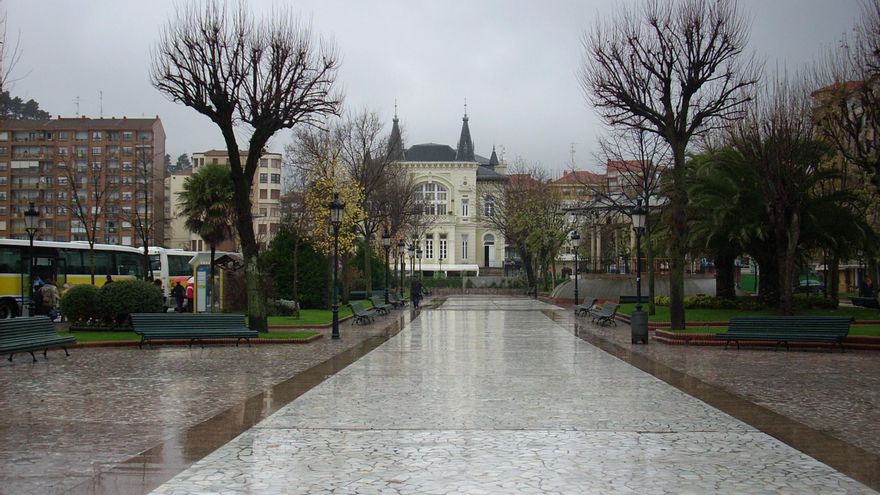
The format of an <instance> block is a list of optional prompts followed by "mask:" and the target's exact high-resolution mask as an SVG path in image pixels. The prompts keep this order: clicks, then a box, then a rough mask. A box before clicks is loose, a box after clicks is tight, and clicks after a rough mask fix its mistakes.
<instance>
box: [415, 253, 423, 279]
mask: <svg viewBox="0 0 880 495" xmlns="http://www.w3.org/2000/svg"><path fill="white" fill-rule="evenodd" d="M416 258H418V259H419V280H421V279H422V248H421V247H417V248H416Z"/></svg>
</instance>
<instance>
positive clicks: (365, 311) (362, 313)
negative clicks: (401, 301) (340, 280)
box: [348, 300, 377, 325]
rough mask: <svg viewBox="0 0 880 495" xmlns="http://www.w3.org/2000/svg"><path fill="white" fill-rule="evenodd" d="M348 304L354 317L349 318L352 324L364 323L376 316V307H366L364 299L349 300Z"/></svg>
mask: <svg viewBox="0 0 880 495" xmlns="http://www.w3.org/2000/svg"><path fill="white" fill-rule="evenodd" d="M348 305H349V306H351V311H352V312H353V313H354V318H353V319H352V320H351V324H352V325H354V324H355V323H362V324H364V325H366V324H367V323H370V322H372V321H373V319H375V318H376V313H377V311H376V308H371V307H368V306H367V302H366V301H363V300H357V301H349V302H348Z"/></svg>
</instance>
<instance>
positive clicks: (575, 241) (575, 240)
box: [571, 230, 581, 304]
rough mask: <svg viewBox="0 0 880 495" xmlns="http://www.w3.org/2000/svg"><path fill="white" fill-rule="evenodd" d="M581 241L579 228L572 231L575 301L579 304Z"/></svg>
mask: <svg viewBox="0 0 880 495" xmlns="http://www.w3.org/2000/svg"><path fill="white" fill-rule="evenodd" d="M580 243H581V236H580V234H578V233H577V230H575V231H572V233H571V245H572V246H573V247H574V303H575V304H578V301H579V300H580V296H579V295H578V247H579V246H580Z"/></svg>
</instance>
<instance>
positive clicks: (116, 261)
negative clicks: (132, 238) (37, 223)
mask: <svg viewBox="0 0 880 495" xmlns="http://www.w3.org/2000/svg"><path fill="white" fill-rule="evenodd" d="M29 251H30V244H29V242H28V241H26V240H21V239H0V318H11V317H13V316H17V315H21V314H22V312H21V309H22V304H27V303H29V302H30V299H31V291H32V289H33V285H32V283H31V280H30V273H33V274H34V280H36V277H40V279H42V280H47V279H53V280H55V281H56V284H57V285H58V287H59V288H60V287H62V286H63V285H64V284H70V285H76V284H88V283H91V266H92V265H91V257H90V254H89V244H88V243H86V242H53V241H34V252H33V262H32V266H31V268H32V271H30V270H28V260H29V259H30V255H29ZM143 261H144V253H143V251H142V250H139V249H136V248H133V247H129V246H116V245H111V244H95V285H97V286H99V287H100V286H102V285H104V281H105V280H106V278H107V275H110V276H111V277H113V279H114V280H125V279H143V278H144V277H143Z"/></svg>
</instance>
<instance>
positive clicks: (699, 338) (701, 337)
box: [654, 330, 880, 351]
mask: <svg viewBox="0 0 880 495" xmlns="http://www.w3.org/2000/svg"><path fill="white" fill-rule="evenodd" d="M654 340H656V341H657V342H660V343H663V344H668V345H701V346H724V345H725V344H726V341H724V340H720V339H717V338H716V337H715V334H714V333H688V334H682V333H675V332H669V331H666V330H655V331H654ZM742 346H749V347H773V348H776V347H777V345H776V343H772V342H768V341H766V340H742V341H740V347H742ZM789 347H798V348H817V347H818V348H825V349H836V348H837V347H838V346H836V345H834V344H826V343H822V342H791V343H790V344H789ZM843 347H844V349H859V350H864V351H880V337H874V336H870V335H852V336H849V337H846V338H845V339H843Z"/></svg>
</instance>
